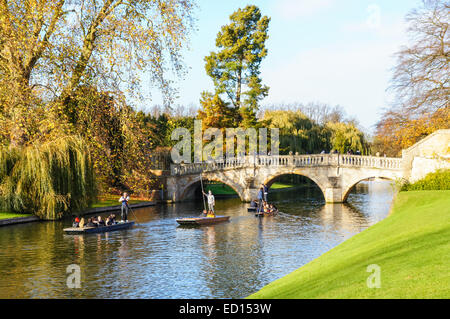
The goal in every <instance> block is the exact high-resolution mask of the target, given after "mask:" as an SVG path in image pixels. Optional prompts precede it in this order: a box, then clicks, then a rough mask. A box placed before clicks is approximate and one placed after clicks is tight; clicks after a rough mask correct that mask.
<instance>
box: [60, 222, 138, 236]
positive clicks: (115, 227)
mask: <svg viewBox="0 0 450 319" xmlns="http://www.w3.org/2000/svg"><path fill="white" fill-rule="evenodd" d="M133 225H134V222H126V223H117V224H115V225H111V226H102V227H83V228H78V227H77V228H74V227H70V228H64V232H65V233H66V234H71V235H82V234H95V233H105V232H110V231H115V230H122V229H127V228H131V227H132V226H133Z"/></svg>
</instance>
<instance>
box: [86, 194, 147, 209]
mask: <svg viewBox="0 0 450 319" xmlns="http://www.w3.org/2000/svg"><path fill="white" fill-rule="evenodd" d="M119 198H120V196H117V195H102V196H99V197H98V201H97V202H96V203H94V204H92V205H91V206H90V208H100V207H110V206H117V205H120V203H119ZM143 202H148V201H147V200H140V199H133V197H131V196H130V201H129V202H128V203H129V204H130V205H133V204H139V203H143Z"/></svg>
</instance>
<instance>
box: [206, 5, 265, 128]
mask: <svg viewBox="0 0 450 319" xmlns="http://www.w3.org/2000/svg"><path fill="white" fill-rule="evenodd" d="M269 22H270V18H268V17H267V16H262V14H261V11H260V10H259V8H258V7H256V6H254V5H249V6H246V7H245V8H244V9H238V10H237V11H236V12H234V13H233V14H232V15H231V16H230V23H229V24H227V25H224V26H223V27H222V28H221V31H220V32H219V33H218V34H217V38H216V46H217V47H218V48H219V51H218V52H211V54H210V55H209V56H207V57H205V61H206V65H205V69H206V72H207V74H208V75H209V76H210V77H211V78H212V80H213V82H214V86H215V90H216V94H218V95H225V96H226V97H227V98H228V101H225V102H229V103H230V104H231V105H232V106H233V107H234V108H235V109H236V111H237V112H236V114H238V115H239V117H238V119H237V120H238V122H239V123H240V125H241V126H243V127H251V126H254V125H255V124H256V122H257V121H256V111H257V110H258V102H259V101H260V100H261V99H263V98H264V97H266V96H267V94H268V91H269V88H268V87H267V86H266V85H263V84H262V79H261V77H260V73H261V72H260V65H261V62H262V60H263V59H264V58H265V57H266V56H267V48H266V46H265V43H266V40H267V39H268V37H269V36H268V28H269Z"/></svg>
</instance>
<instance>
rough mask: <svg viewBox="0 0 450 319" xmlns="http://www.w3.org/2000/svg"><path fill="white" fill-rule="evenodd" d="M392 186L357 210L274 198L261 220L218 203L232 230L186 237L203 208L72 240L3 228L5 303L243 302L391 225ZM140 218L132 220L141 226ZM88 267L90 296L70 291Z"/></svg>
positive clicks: (307, 197)
mask: <svg viewBox="0 0 450 319" xmlns="http://www.w3.org/2000/svg"><path fill="white" fill-rule="evenodd" d="M392 197H393V190H392V188H391V187H390V186H389V183H387V182H381V183H379V182H368V183H364V184H359V185H358V186H357V188H356V190H355V191H354V192H353V193H352V194H351V195H350V196H349V202H350V204H346V205H340V204H339V205H336V204H335V205H333V204H325V203H324V202H323V197H322V196H321V194H320V193H319V194H317V190H314V189H310V188H308V189H296V190H291V191H284V192H279V193H272V194H270V200H271V201H273V202H275V203H276V204H277V206H278V207H279V209H280V211H281V213H280V214H279V216H276V217H267V218H256V217H255V216H254V215H253V214H251V213H248V212H247V210H246V207H247V205H245V204H242V203H240V202H239V200H238V199H227V200H220V201H217V207H216V208H217V209H218V211H220V212H221V214H222V213H223V214H226V215H230V216H231V221H230V222H228V223H223V224H218V225H214V226H207V227H202V228H180V227H178V226H177V223H176V218H179V217H185V216H196V215H198V214H199V213H200V211H201V209H202V205H203V204H202V203H201V202H189V203H182V204H176V205H170V206H161V207H150V208H145V209H140V210H135V211H134V213H135V214H136V218H137V220H138V221H139V225H137V226H136V227H135V228H133V229H130V230H125V231H119V232H112V233H106V234H95V235H84V236H81V235H78V236H69V235H65V234H64V233H63V232H62V229H63V228H64V227H67V226H68V225H70V221H59V222H45V223H34V224H24V225H16V226H11V227H3V228H0V241H1V243H2V245H1V246H0V297H1V298H64V297H67V298H81V297H83V298H241V297H245V296H247V295H249V294H251V293H253V292H255V291H257V290H258V289H260V288H261V287H262V286H264V285H266V284H268V283H269V282H271V281H273V280H275V279H278V278H280V277H282V276H284V275H286V274H288V273H289V272H291V271H293V270H295V269H297V268H298V267H300V266H302V265H304V264H306V263H307V262H309V261H311V260H312V259H314V258H316V257H318V256H320V255H322V254H323V253H324V252H326V251H328V250H329V249H331V248H332V247H334V246H336V245H338V244H339V243H341V242H342V241H343V240H345V239H347V238H349V237H351V236H353V235H354V234H356V233H358V232H360V231H361V230H363V229H365V228H367V227H368V226H370V225H372V224H374V223H376V222H377V221H379V220H381V219H383V218H384V217H385V216H387V214H388V212H389V207H390V203H391V201H392ZM134 218H135V217H134V216H133V219H134ZM70 264H77V265H79V266H80V267H81V277H82V288H81V289H68V288H67V287H66V279H67V274H66V267H67V266H68V265H70Z"/></svg>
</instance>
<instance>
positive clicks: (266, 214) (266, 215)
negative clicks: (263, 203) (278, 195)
mask: <svg viewBox="0 0 450 319" xmlns="http://www.w3.org/2000/svg"><path fill="white" fill-rule="evenodd" d="M277 214H278V211H275V212H273V213H263V212H257V213H255V216H256V217H272V216H276V215H277Z"/></svg>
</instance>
